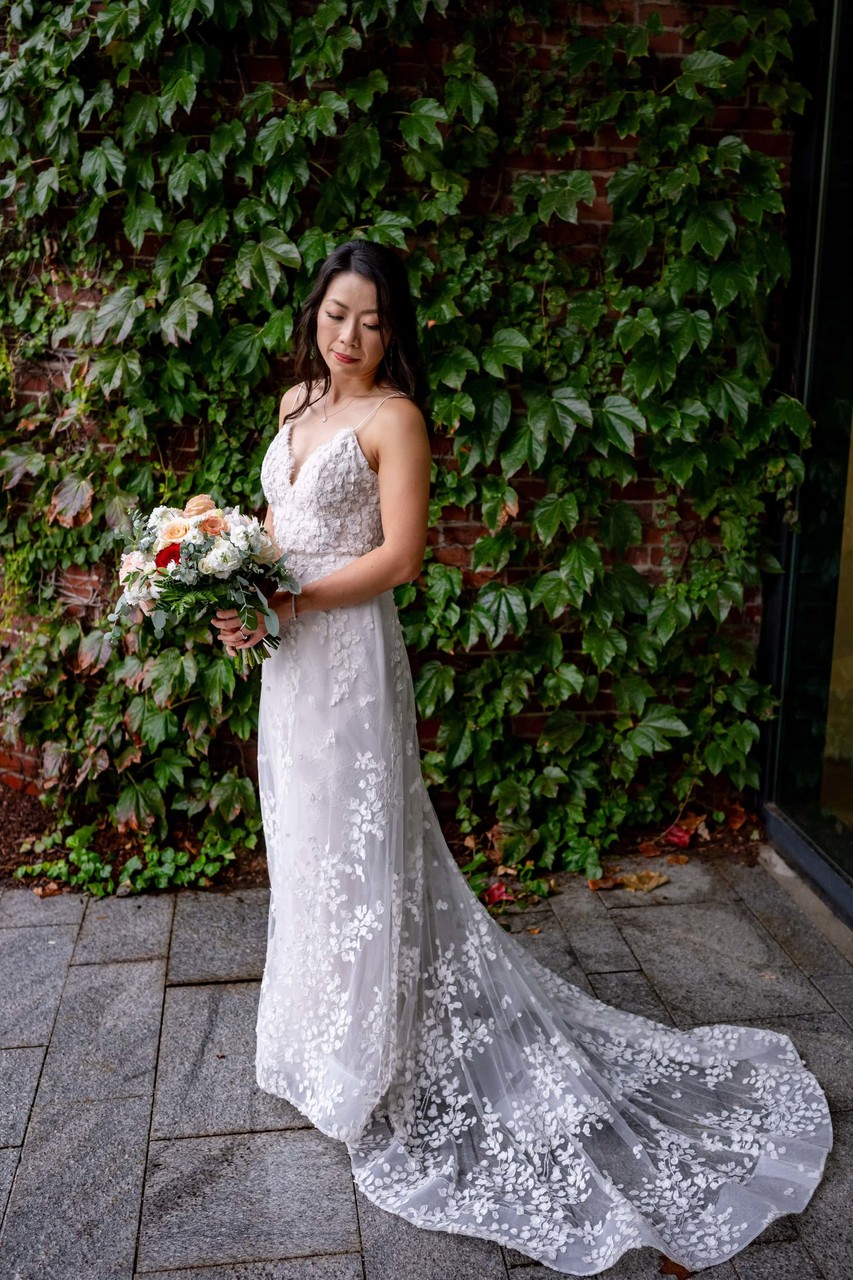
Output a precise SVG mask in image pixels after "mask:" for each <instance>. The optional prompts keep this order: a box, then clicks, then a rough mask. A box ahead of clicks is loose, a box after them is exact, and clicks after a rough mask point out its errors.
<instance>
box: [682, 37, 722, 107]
mask: <svg viewBox="0 0 853 1280" xmlns="http://www.w3.org/2000/svg"><path fill="white" fill-rule="evenodd" d="M731 67H732V60H731V58H727V57H726V56H725V55H724V54H722V53H714V52H713V50H711V49H700V50H699V51H698V52H696V53H690V54H688V55H687V57H686V58H683V59H682V61H681V66H680V72H681V74H680V75H679V77H678V88H679V92H680V93H682V94H683V95H684V97H685V98H696V97H698V96H699V95H698V94H697V92H696V86H697V85H700V84H704V85H708V86H709V87H711V88H715V89H717V88H720V86H721V85H723V84H724V79H723V77H724V76H725V75H726V73H727V72H729V71H730V69H731Z"/></svg>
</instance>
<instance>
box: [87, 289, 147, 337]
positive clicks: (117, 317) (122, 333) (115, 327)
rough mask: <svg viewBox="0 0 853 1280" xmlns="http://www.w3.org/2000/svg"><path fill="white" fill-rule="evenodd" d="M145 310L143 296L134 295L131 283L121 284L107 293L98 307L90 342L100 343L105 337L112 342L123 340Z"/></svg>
mask: <svg viewBox="0 0 853 1280" xmlns="http://www.w3.org/2000/svg"><path fill="white" fill-rule="evenodd" d="M144 310H145V298H144V297H143V296H141V295H140V296H139V297H137V296H136V291H135V289H134V288H133V286H132V285H129V284H126V285H123V286H122V288H121V289H117V290H116V291H115V293H108V294H107V296H106V298H104V301H103V302H102V303H101V305H100V306H99V307H98V310H97V312H96V313H95V318H94V321H93V323H92V342H93V343H94V344H95V346H98V345H100V343H102V342H103V341H104V339H105V338H110V340H111V341H112V342H124V340H125V338H126V337H127V335H128V334H129V333H130V331H131V329H132V328H133V326H134V324H135V323H136V321H137V320H138V319H139V317H140V316H141V315H142V313H143V311H144Z"/></svg>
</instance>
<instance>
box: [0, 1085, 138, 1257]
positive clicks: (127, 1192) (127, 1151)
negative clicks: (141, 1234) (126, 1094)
mask: <svg viewBox="0 0 853 1280" xmlns="http://www.w3.org/2000/svg"><path fill="white" fill-rule="evenodd" d="M149 1114H150V1103H149V1101H148V1099H147V1098H122V1099H120V1100H118V1099H113V1098H107V1099H99V1100H98V1101H96V1102H76V1103H74V1105H73V1106H69V1105H68V1104H67V1103H66V1102H50V1103H45V1104H44V1105H41V1104H39V1103H38V1102H37V1103H36V1105H35V1107H34V1108H33V1112H32V1115H31V1118H30V1123H29V1127H28V1128H27V1136H26V1139H25V1141H24V1146H23V1149H22V1151H21V1162H20V1166H19V1168H18V1171H17V1173H16V1175H15V1181H14V1185H13V1187H12V1193H11V1195H10V1197H9V1203H8V1207H7V1209H6V1215H5V1218H4V1219H3V1226H2V1228H1V1229H0V1275H2V1276H3V1277H4V1280H72V1277H73V1278H74V1280H77V1278H78V1277H79V1278H80V1280H82V1278H83V1277H85V1280H126V1278H127V1280H129V1277H131V1276H132V1274H133V1255H134V1250H135V1248H136V1233H137V1229H138V1226H139V1202H140V1198H141V1195H142V1182H143V1175H144V1172H145V1148H146V1142H147V1139H148V1123H149Z"/></svg>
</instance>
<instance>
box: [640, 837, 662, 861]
mask: <svg viewBox="0 0 853 1280" xmlns="http://www.w3.org/2000/svg"><path fill="white" fill-rule="evenodd" d="M637 853H641V854H642V855H643V857H644V858H659V857H660V855H661V854H662V853H663V849H661V847H660V845H659V844H655V842H654V840H644V841H643V843H642V844H638V845H637Z"/></svg>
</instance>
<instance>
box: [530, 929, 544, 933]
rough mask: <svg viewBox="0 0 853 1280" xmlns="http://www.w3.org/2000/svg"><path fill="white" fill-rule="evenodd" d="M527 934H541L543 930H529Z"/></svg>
mask: <svg viewBox="0 0 853 1280" xmlns="http://www.w3.org/2000/svg"><path fill="white" fill-rule="evenodd" d="M527 932H528V933H541V932H542V930H541V929H528V930H527Z"/></svg>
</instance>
